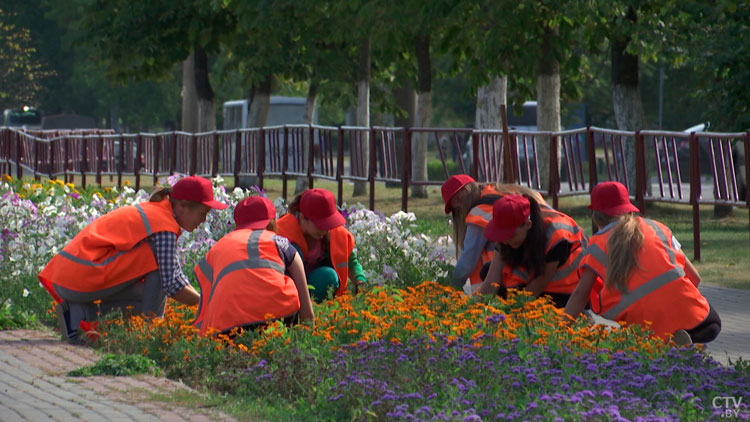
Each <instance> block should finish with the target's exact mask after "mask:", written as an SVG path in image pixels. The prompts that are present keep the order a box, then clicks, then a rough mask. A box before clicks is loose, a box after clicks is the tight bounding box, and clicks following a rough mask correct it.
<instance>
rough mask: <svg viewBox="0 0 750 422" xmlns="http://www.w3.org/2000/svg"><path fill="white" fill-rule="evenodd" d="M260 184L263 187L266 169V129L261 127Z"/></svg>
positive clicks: (259, 132)
mask: <svg viewBox="0 0 750 422" xmlns="http://www.w3.org/2000/svg"><path fill="white" fill-rule="evenodd" d="M257 151H258V157H257V160H258V185H260V186H258V187H259V188H261V189H263V172H264V171H265V170H266V129H265V128H263V127H261V128H260V130H259V131H258V148H257Z"/></svg>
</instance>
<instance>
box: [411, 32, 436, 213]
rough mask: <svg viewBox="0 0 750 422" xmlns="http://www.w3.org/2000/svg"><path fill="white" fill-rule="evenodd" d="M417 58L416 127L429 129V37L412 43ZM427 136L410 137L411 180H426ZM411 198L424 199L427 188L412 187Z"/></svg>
mask: <svg viewBox="0 0 750 422" xmlns="http://www.w3.org/2000/svg"><path fill="white" fill-rule="evenodd" d="M414 50H415V54H416V57H417V119H416V122H415V125H416V127H425V128H426V127H430V124H431V120H432V61H431V58H430V36H429V35H421V36H419V37H417V39H416V40H415V43H414ZM428 139H429V137H428V135H427V134H419V135H418V136H412V171H411V173H412V179H413V180H415V181H426V180H427V141H428ZM411 196H412V197H414V198H426V197H427V186H425V185H413V186H412V188H411Z"/></svg>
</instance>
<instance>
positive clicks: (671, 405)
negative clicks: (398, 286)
mask: <svg viewBox="0 0 750 422" xmlns="http://www.w3.org/2000/svg"><path fill="white" fill-rule="evenodd" d="M501 318H502V315H494V316H491V317H489V318H487V319H488V321H487V322H499V320H500V319H501ZM490 319H492V320H493V321H490ZM297 352H298V353H301V351H299V350H297ZM279 358H281V357H279ZM267 359H273V357H270V358H268V357H267ZM301 361H306V362H308V365H307V366H304V365H303V366H301V367H297V368H296V372H295V375H294V376H295V378H297V379H298V382H301V381H299V380H308V381H309V383H310V385H315V387H316V388H315V391H316V392H312V391H311V392H309V393H308V394H309V396H308V397H306V398H305V399H306V400H305V401H306V403H308V404H313V407H314V408H315V410H314V413H315V414H320V415H327V416H328V417H329V418H334V419H340V418H345V419H355V420H357V419H363V420H364V419H368V417H373V416H376V419H379V420H406V421H422V420H425V421H426V420H450V421H456V420H458V421H461V420H463V421H481V420H502V421H504V420H508V421H513V420H538V421H547V420H607V421H625V420H639V421H658V420H684V419H692V420H707V419H718V418H719V416H720V414H719V413H718V412H717V411H715V409H714V408H713V407H712V405H711V400H712V398H713V397H715V396H734V397H743V396H746V395H747V394H748V386H750V376H748V374H747V373H742V372H740V371H736V370H734V369H732V368H726V367H723V366H721V365H720V364H718V363H717V362H715V361H713V360H711V359H710V358H707V357H705V356H704V355H702V354H700V353H699V352H696V351H694V350H672V351H670V352H668V353H667V354H666V355H664V356H663V357H661V358H658V359H652V360H650V359H648V358H646V357H644V356H643V355H639V354H637V353H629V352H628V353H626V352H615V353H607V352H606V351H602V352H598V353H587V354H583V355H579V356H576V355H575V354H574V353H573V352H572V351H570V350H551V349H549V348H547V347H539V346H533V345H529V344H524V343H520V342H517V341H514V342H507V343H500V344H498V345H497V346H486V347H481V348H473V347H471V345H470V344H467V343H466V342H465V341H463V340H461V339H460V338H459V339H458V340H455V341H449V340H448V339H447V338H446V337H441V336H438V338H437V341H433V340H430V339H427V338H415V339H412V340H410V341H408V342H406V343H405V344H395V343H392V342H388V341H376V342H369V343H367V342H359V343H357V344H355V345H351V346H345V347H343V348H341V349H338V350H337V351H335V352H332V353H331V354H330V355H329V358H328V359H327V360H322V359H321V358H320V356H317V355H316V356H308V357H306V358H301ZM313 362H315V364H313ZM281 367H283V363H282V362H279V365H266V364H265V361H263V363H262V364H258V365H255V366H254V367H253V368H251V370H250V372H251V374H252V375H254V377H253V380H254V381H255V382H256V384H257V388H259V389H260V390H259V391H261V390H265V389H269V388H270V389H273V388H282V387H274V386H278V385H279V382H280V378H279V376H280V374H278V373H275V372H273V371H270V372H269V369H270V368H281ZM265 374H272V375H273V376H272V377H270V378H268V377H262V376H261V375H265ZM284 374H285V375H284V376H288V369H286V370H285V371H284ZM746 400H747V399H746ZM739 406H740V407H739V414H738V418H739V420H748V419H750V408H749V407H748V403H747V402H743V403H740V405H739ZM331 412H333V413H331ZM356 415H368V416H367V417H364V416H362V417H361V418H360V417H357V416H356Z"/></svg>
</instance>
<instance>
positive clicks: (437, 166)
mask: <svg viewBox="0 0 750 422" xmlns="http://www.w3.org/2000/svg"><path fill="white" fill-rule="evenodd" d="M446 169H447V170H448V175H447V176H446V174H445V170H446ZM460 171H461V168H460V167H459V165H458V163H457V162H455V161H446V162H445V168H443V162H442V161H440V160H432V161H428V162H427V180H445V179H447V178H449V177H451V176H453V175H454V174H458V173H459V172H460Z"/></svg>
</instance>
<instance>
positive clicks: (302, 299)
mask: <svg viewBox="0 0 750 422" xmlns="http://www.w3.org/2000/svg"><path fill="white" fill-rule="evenodd" d="M287 272H288V273H289V276H290V277H292V280H293V281H294V285H295V286H296V287H297V293H298V294H299V318H300V320H302V321H313V323H314V322H315V313H314V312H313V307H312V300H311V299H310V290H308V288H307V277H306V276H305V267H304V265H302V258H300V256H299V254H296V255H295V256H294V260H293V261H292V263H291V264H290V265H289V266H288V267H287Z"/></svg>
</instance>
